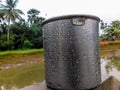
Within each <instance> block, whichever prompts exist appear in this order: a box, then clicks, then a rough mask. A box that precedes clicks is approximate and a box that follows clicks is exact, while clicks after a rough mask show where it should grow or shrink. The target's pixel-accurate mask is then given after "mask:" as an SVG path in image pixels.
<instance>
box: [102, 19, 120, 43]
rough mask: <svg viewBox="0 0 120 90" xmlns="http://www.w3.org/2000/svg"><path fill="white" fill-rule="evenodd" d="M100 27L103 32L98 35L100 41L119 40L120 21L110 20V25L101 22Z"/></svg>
mask: <svg viewBox="0 0 120 90" xmlns="http://www.w3.org/2000/svg"><path fill="white" fill-rule="evenodd" d="M101 29H103V31H104V34H102V35H101V36H100V39H101V41H115V40H120V21H119V20H116V21H112V23H111V24H110V25H108V26H107V25H106V24H104V23H103V22H102V23H101Z"/></svg>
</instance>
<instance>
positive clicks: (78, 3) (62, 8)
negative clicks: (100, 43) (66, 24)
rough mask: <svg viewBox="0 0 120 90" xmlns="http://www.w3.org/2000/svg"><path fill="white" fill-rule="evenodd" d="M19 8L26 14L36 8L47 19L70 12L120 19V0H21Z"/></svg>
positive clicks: (108, 19)
mask: <svg viewBox="0 0 120 90" xmlns="http://www.w3.org/2000/svg"><path fill="white" fill-rule="evenodd" d="M17 8H19V9H21V10H23V12H24V13H25V14H26V13H27V11H28V10H30V9H31V8H35V9H37V10H39V11H40V12H41V14H40V15H41V16H44V17H46V19H47V18H51V17H55V16H61V15H69V14H90V15H95V16H98V17H99V18H100V19H102V20H104V22H108V23H110V22H111V21H113V20H120V0H19V4H18V7H17Z"/></svg>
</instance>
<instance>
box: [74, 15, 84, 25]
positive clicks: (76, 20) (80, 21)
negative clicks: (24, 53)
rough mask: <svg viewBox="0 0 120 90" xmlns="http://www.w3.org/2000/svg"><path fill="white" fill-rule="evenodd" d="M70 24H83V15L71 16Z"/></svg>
mask: <svg viewBox="0 0 120 90" xmlns="http://www.w3.org/2000/svg"><path fill="white" fill-rule="evenodd" d="M72 24H73V25H76V26H83V25H84V24H85V17H77V18H72Z"/></svg>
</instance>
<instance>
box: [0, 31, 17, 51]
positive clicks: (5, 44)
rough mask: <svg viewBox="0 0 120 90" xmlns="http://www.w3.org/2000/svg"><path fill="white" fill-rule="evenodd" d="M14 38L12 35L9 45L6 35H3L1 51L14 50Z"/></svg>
mask: <svg viewBox="0 0 120 90" xmlns="http://www.w3.org/2000/svg"><path fill="white" fill-rule="evenodd" d="M14 37H15V35H14V34H13V33H11V34H10V39H9V43H8V42H7V36H6V34H2V35H1V36H0V51H1V50H6V49H13V48H14Z"/></svg>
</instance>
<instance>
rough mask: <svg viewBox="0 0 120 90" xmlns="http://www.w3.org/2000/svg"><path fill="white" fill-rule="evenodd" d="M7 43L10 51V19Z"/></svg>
mask: <svg viewBox="0 0 120 90" xmlns="http://www.w3.org/2000/svg"><path fill="white" fill-rule="evenodd" d="M7 43H8V50H9V44H10V19H9V20H8V28H7Z"/></svg>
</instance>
